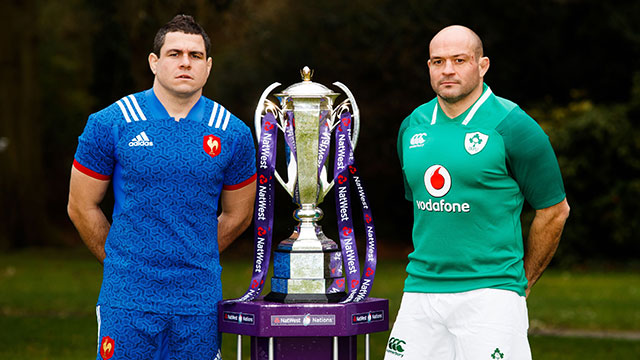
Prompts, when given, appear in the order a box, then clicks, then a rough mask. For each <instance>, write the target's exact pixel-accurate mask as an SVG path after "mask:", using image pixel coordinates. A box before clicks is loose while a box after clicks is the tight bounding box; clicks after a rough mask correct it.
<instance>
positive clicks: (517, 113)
mask: <svg viewBox="0 0 640 360" xmlns="http://www.w3.org/2000/svg"><path fill="white" fill-rule="evenodd" d="M496 130H497V131H498V132H499V133H501V134H502V136H503V138H504V142H505V147H506V152H507V164H508V166H509V169H510V171H511V173H512V175H513V177H514V178H515V180H516V182H517V183H518V185H519V186H520V190H521V191H522V193H523V195H524V197H525V199H526V200H527V202H529V204H530V205H531V206H532V207H533V208H534V209H536V210H539V209H544V208H547V207H549V206H552V205H555V204H557V203H559V202H561V201H562V200H563V199H564V198H565V197H566V194H565V190H564V184H563V182H562V175H561V173H560V167H559V165H558V160H557V158H556V155H555V153H554V151H553V148H552V147H551V143H550V142H549V137H548V136H547V135H546V134H545V133H544V131H543V130H542V128H541V127H540V126H539V125H538V124H537V123H536V122H535V120H533V119H532V118H531V117H530V116H529V115H527V114H526V113H525V112H524V111H523V110H522V109H520V108H519V107H516V108H515V109H514V110H513V111H512V112H511V113H510V114H509V115H508V116H507V117H506V118H505V119H504V120H503V121H502V122H501V123H500V124H499V125H498V126H497V127H496Z"/></svg>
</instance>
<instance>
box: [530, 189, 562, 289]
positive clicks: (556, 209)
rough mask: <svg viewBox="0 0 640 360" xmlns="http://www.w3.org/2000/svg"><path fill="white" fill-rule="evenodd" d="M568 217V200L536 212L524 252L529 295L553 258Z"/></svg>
mask: <svg viewBox="0 0 640 360" xmlns="http://www.w3.org/2000/svg"><path fill="white" fill-rule="evenodd" d="M568 216H569V205H568V204H567V201H566V199H565V200H563V201H562V202H560V203H559V204H556V205H554V206H552V207H549V208H546V209H542V210H538V211H536V216H535V217H534V219H533V222H532V223H531V228H530V230H529V237H528V239H527V241H526V243H525V251H524V270H525V275H526V277H527V281H528V288H527V295H529V292H530V290H531V287H533V285H534V284H535V283H536V281H538V279H539V278H540V276H541V275H542V273H543V272H544V270H545V269H546V268H547V265H549V262H550V261H551V258H553V255H554V254H555V252H556V249H557V248H558V244H559V242H560V236H561V235H562V230H563V228H564V224H565V221H566V220H567V217H568Z"/></svg>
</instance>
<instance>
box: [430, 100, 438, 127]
mask: <svg viewBox="0 0 640 360" xmlns="http://www.w3.org/2000/svg"><path fill="white" fill-rule="evenodd" d="M436 117H438V102H436V106H434V107H433V115H431V125H435V123H436Z"/></svg>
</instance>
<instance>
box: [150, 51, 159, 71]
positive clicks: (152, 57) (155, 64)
mask: <svg viewBox="0 0 640 360" xmlns="http://www.w3.org/2000/svg"><path fill="white" fill-rule="evenodd" d="M157 67H158V55H156V54H154V53H149V68H150V69H151V72H152V73H153V75H155V74H156V68H157Z"/></svg>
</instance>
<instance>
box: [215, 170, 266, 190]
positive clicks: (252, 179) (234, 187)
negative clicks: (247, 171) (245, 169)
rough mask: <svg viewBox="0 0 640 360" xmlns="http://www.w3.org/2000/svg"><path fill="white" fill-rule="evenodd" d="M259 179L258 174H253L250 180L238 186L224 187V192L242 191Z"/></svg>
mask: <svg viewBox="0 0 640 360" xmlns="http://www.w3.org/2000/svg"><path fill="white" fill-rule="evenodd" d="M257 177H258V174H257V173H256V174H253V175H251V177H250V178H248V179H247V180H245V181H243V182H241V183H238V184H235V185H224V186H223V187H222V190H238V189H242V188H243V187H245V186H247V185H249V184H251V183H252V182H254V181H255V180H256V178H257Z"/></svg>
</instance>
